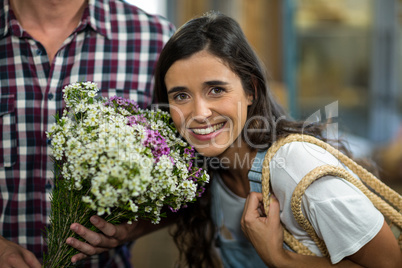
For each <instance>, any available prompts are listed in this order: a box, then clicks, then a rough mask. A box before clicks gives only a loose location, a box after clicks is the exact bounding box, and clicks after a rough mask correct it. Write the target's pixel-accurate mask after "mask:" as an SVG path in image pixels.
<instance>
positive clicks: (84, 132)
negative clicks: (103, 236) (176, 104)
mask: <svg viewBox="0 0 402 268" xmlns="http://www.w3.org/2000/svg"><path fill="white" fill-rule="evenodd" d="M98 91H99V89H98V88H97V86H96V84H94V83H91V82H82V83H75V84H71V85H68V86H67V87H65V88H64V89H63V92H64V100H65V103H66V109H65V110H64V111H63V115H62V116H61V117H56V123H55V124H54V125H53V126H52V127H51V129H50V131H49V132H48V133H47V135H48V138H50V139H51V145H52V151H53V153H52V154H53V157H54V158H55V160H56V164H57V165H58V166H59V169H60V176H61V177H62V179H64V180H66V181H67V182H68V185H69V186H68V187H69V190H71V191H74V190H76V191H82V190H83V189H84V190H86V189H87V190H86V191H84V192H85V193H86V194H85V195H83V196H82V201H83V202H84V203H86V204H87V206H89V207H90V208H91V209H92V210H93V211H96V213H97V214H98V215H104V214H105V215H108V214H111V213H113V211H114V210H115V209H119V210H121V211H124V212H126V214H125V215H126V216H125V217H126V220H128V221H129V222H131V221H135V220H138V219H139V218H142V219H150V220H152V222H154V223H158V222H159V221H160V217H161V209H162V207H164V206H167V207H169V208H170V209H171V210H172V211H177V210H178V209H180V208H181V207H183V206H185V205H186V203H188V202H192V201H194V200H195V198H197V197H199V196H201V194H202V192H203V191H204V184H205V183H207V182H208V180H209V177H208V175H207V173H206V172H205V170H202V169H201V168H199V167H197V165H195V161H196V157H195V152H194V149H193V148H192V147H191V146H189V145H188V144H187V143H186V142H185V141H183V140H182V139H181V138H179V137H178V136H177V133H176V130H175V128H174V126H173V125H172V124H171V122H170V116H169V114H168V113H166V112H163V111H161V110H145V109H141V108H139V107H138V105H137V104H136V103H135V102H134V101H131V100H127V99H124V98H121V97H112V98H109V99H105V98H98V97H97V95H98Z"/></svg>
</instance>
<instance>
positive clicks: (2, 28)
mask: <svg viewBox="0 0 402 268" xmlns="http://www.w3.org/2000/svg"><path fill="white" fill-rule="evenodd" d="M0 3H1V6H0V37H4V36H5V35H6V34H7V33H8V11H9V10H10V4H9V0H0Z"/></svg>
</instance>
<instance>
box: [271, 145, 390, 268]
mask: <svg viewBox="0 0 402 268" xmlns="http://www.w3.org/2000/svg"><path fill="white" fill-rule="evenodd" d="M325 164H329V165H333V166H339V167H343V166H342V164H341V163H340V162H339V161H338V160H337V159H336V158H335V157H334V156H333V155H331V154H330V153H329V152H327V151H326V150H324V149H323V148H321V147H319V146H317V145H313V144H310V143H304V142H292V143H289V144H286V145H284V146H282V147H281V148H280V149H279V150H278V152H277V153H276V154H275V156H274V157H273V158H272V161H271V162H270V182H271V185H272V190H273V193H274V194H275V196H276V197H277V198H278V200H279V203H280V208H281V214H280V217H281V221H282V223H283V224H284V225H285V226H286V228H287V229H288V230H289V231H290V232H291V233H292V234H293V235H294V236H295V237H296V238H297V239H298V240H299V241H301V242H302V243H303V244H304V245H306V246H307V247H308V248H309V249H310V250H311V251H313V252H314V253H316V254H317V255H318V256H321V253H320V251H319V249H318V247H317V246H316V245H315V243H314V241H312V240H311V238H310V236H309V235H308V234H307V233H306V232H305V231H304V230H303V228H302V227H301V226H300V225H299V224H298V223H297V222H296V220H295V219H294V217H293V214H292V210H291V207H290V204H291V197H292V194H293V191H294V189H295V187H296V185H297V184H298V182H299V181H300V180H301V179H302V178H303V177H304V176H305V175H306V174H307V173H309V172H310V171H311V170H313V169H314V168H316V167H318V166H321V165H325ZM302 209H303V214H304V215H305V216H306V217H307V218H308V220H309V221H310V223H311V224H312V226H313V227H314V229H315V230H316V233H317V235H318V236H319V237H320V238H321V239H323V240H324V242H325V244H326V246H327V249H328V251H329V254H330V256H331V262H332V263H333V264H335V263H337V262H339V261H341V260H342V259H343V258H345V257H346V256H349V255H352V254H354V253H356V252H357V251H358V250H359V249H360V248H361V247H363V246H364V245H365V244H367V243H368V242H369V241H370V240H371V239H373V238H374V237H375V236H376V235H377V233H378V232H379V231H380V229H381V227H382V225H383V223H384V217H383V215H382V214H381V213H380V212H379V211H378V210H377V209H376V208H375V207H374V205H373V204H372V203H371V201H370V200H369V199H368V198H367V197H366V196H365V195H364V194H363V193H362V192H361V191H360V190H358V189H357V188H356V187H355V186H354V185H353V184H351V183H349V182H347V181H345V180H342V179H339V178H336V177H333V176H326V177H323V178H321V179H319V180H318V181H316V182H314V183H312V184H311V185H310V186H309V187H308V188H307V190H306V192H305V194H304V196H303V199H302ZM306 211H307V212H308V213H307V215H306V213H305V212H306Z"/></svg>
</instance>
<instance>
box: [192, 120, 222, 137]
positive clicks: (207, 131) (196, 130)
mask: <svg viewBox="0 0 402 268" xmlns="http://www.w3.org/2000/svg"><path fill="white" fill-rule="evenodd" d="M223 125H224V123H221V124H217V125H214V126H210V127H207V128H193V129H192V131H193V132H194V133H195V134H199V135H208V134H211V133H212V132H215V131H217V130H218V129H221V128H222V127H223Z"/></svg>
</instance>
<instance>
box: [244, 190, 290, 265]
mask: <svg viewBox="0 0 402 268" xmlns="http://www.w3.org/2000/svg"><path fill="white" fill-rule="evenodd" d="M262 211H263V208H262V194H261V193H256V192H251V193H250V194H249V196H248V197H247V200H246V204H245V205H244V211H243V215H242V218H241V226H242V230H243V232H244V234H245V235H246V237H247V238H248V239H249V240H250V242H251V243H252V244H253V246H254V248H255V249H256V250H257V252H258V254H259V255H260V257H261V258H262V260H263V261H264V262H265V263H266V264H267V265H268V266H272V267H276V265H275V264H276V263H277V262H278V261H279V260H280V258H282V257H286V256H285V255H286V253H285V250H284V249H283V227H282V225H281V222H280V218H279V212H280V210H279V202H278V200H277V199H276V198H275V197H273V196H271V204H270V207H269V213H268V216H266V215H265V213H263V212H262Z"/></svg>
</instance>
